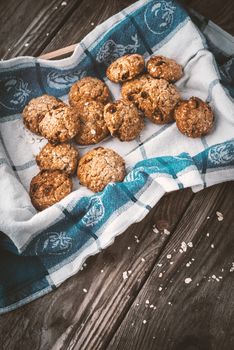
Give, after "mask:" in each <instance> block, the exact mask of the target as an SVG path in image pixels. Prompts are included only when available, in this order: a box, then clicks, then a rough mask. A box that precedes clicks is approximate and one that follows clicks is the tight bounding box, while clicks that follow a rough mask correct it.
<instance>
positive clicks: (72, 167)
mask: <svg viewBox="0 0 234 350" xmlns="http://www.w3.org/2000/svg"><path fill="white" fill-rule="evenodd" d="M36 162H37V165H38V166H39V168H40V169H41V170H63V171H65V172H66V173H67V174H69V175H71V174H74V173H75V171H76V168H77V162H78V151H77V150H76V149H75V148H74V147H73V146H72V145H70V144H68V143H62V144H59V145H53V144H51V143H47V144H46V145H45V146H44V147H43V148H42V149H41V151H40V153H39V154H38V155H37V156H36Z"/></svg>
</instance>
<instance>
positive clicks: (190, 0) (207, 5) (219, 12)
mask: <svg viewBox="0 0 234 350" xmlns="http://www.w3.org/2000/svg"><path fill="white" fill-rule="evenodd" d="M179 2H181V3H182V4H183V5H185V6H189V7H191V8H192V9H194V10H195V11H197V12H198V13H200V14H201V15H203V16H204V17H207V18H208V19H210V20H211V21H213V22H214V23H216V24H217V25H219V26H220V27H221V28H223V29H224V30H226V31H227V32H229V33H230V34H232V35H234V21H233V17H234V2H233V0H225V1H219V0H206V1H204V0H179Z"/></svg>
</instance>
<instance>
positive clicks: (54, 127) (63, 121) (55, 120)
mask: <svg viewBox="0 0 234 350" xmlns="http://www.w3.org/2000/svg"><path fill="white" fill-rule="evenodd" d="M79 127H80V121H79V117H78V113H77V110H76V109H75V108H72V107H68V106H62V107H58V108H56V109H52V110H50V111H49V112H47V113H46V115H45V116H44V118H43V119H42V121H41V122H40V124H39V132H40V134H41V135H42V136H44V137H45V138H46V139H47V140H49V141H50V142H52V143H59V142H66V141H69V140H71V139H72V138H73V137H74V136H75V135H76V134H77V132H78V131H79Z"/></svg>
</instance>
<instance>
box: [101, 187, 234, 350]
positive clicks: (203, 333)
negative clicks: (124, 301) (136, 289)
mask: <svg viewBox="0 0 234 350" xmlns="http://www.w3.org/2000/svg"><path fill="white" fill-rule="evenodd" d="M216 211H219V212H221V213H223V216H224V219H223V221H218V219H217V215H216ZM233 216H234V182H232V183H229V184H222V185H218V186H215V187H213V188H209V189H206V190H204V191H202V192H200V193H198V194H196V196H195V197H194V199H193V200H192V202H191V203H190V205H189V207H188V209H187V211H186V213H185V214H184V216H183V218H182V220H181V221H180V223H179V225H178V227H177V229H176V230H175V232H174V233H173V236H172V237H171V239H170V241H169V243H168V244H167V246H166V247H165V249H164V250H163V253H162V254H161V255H160V259H159V260H158V261H157V263H156V264H155V267H154V269H153V271H152V273H151V275H150V277H149V279H148V280H147V282H146V283H145V285H144V286H143V288H142V289H141V291H140V293H139V295H138V296H137V298H136V300H135V301H134V303H133V305H132V307H131V309H130V310H129V312H128V314H127V316H126V318H125V320H124V321H123V322H122V324H121V326H120V327H119V329H118V331H117V333H116V334H115V336H114V338H113V339H112V341H111V342H110V344H109V347H108V349H111V350H114V349H121V350H124V349H134V350H137V349H141V350H142V349H147V350H150V349H163V350H172V349H173V350H177V349H178V350H182V349H183V350H184V349H201V350H203V349H204V350H210V349H212V350H221V349H222V350H230V349H234V333H233V326H234V314H233V309H234V294H233V288H234V278H233V276H234V275H233V273H234V272H232V273H231V271H232V270H233V271H234V268H232V266H233V264H234V258H233V250H234V221H233ZM182 242H185V243H186V244H188V243H189V242H192V244H193V246H192V247H189V245H187V246H186V245H185V243H183V244H182ZM190 245H191V243H190ZM186 247H187V250H186V252H184V251H183V249H184V250H185V249H186ZM180 249H182V252H181V251H180ZM161 274H162V275H161ZM188 278H189V279H190V278H191V282H190V280H189V279H188ZM186 282H190V283H187V284H186ZM148 301H149V304H148ZM151 305H153V306H151ZM144 320H145V321H144Z"/></svg>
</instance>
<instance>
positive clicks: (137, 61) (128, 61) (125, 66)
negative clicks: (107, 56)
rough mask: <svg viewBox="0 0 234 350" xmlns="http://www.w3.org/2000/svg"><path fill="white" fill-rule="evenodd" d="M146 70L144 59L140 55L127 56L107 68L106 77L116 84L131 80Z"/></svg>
mask: <svg viewBox="0 0 234 350" xmlns="http://www.w3.org/2000/svg"><path fill="white" fill-rule="evenodd" d="M144 68H145V61H144V57H143V56H141V55H139V54H132V55H125V56H122V57H120V58H118V59H117V60H115V61H114V62H112V63H111V65H110V66H109V67H108V68H107V71H106V75H107V78H109V79H110V80H111V81H113V82H114V83H119V82H123V81H126V80H131V79H133V78H135V77H136V76H137V75H139V74H140V73H142V72H143V70H144Z"/></svg>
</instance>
